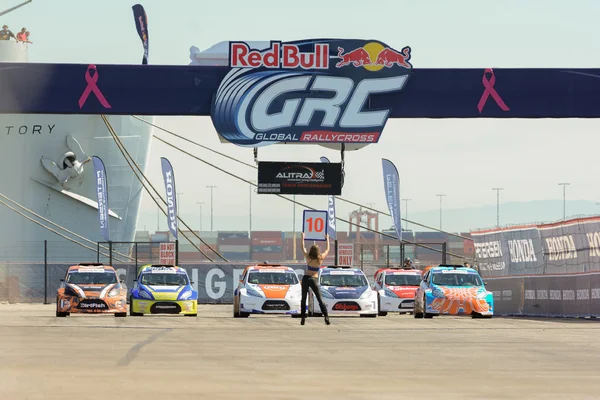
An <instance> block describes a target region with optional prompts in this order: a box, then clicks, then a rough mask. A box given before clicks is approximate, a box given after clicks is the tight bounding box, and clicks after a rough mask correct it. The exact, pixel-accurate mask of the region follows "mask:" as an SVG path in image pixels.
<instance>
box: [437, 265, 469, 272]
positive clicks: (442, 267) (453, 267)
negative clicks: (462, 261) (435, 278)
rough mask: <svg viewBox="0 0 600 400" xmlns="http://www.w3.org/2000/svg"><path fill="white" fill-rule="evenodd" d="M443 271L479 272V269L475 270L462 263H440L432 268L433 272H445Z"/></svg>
mask: <svg viewBox="0 0 600 400" xmlns="http://www.w3.org/2000/svg"><path fill="white" fill-rule="evenodd" d="M443 271H466V272H470V273H475V274H478V272H477V270H475V269H473V268H467V267H465V266H462V265H438V266H437V267H432V268H431V273H436V272H443Z"/></svg>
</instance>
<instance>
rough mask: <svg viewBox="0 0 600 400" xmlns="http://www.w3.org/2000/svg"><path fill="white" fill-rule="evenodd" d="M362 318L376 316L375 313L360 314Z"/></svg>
mask: <svg viewBox="0 0 600 400" xmlns="http://www.w3.org/2000/svg"><path fill="white" fill-rule="evenodd" d="M360 316H361V317H362V318H376V317H377V314H360Z"/></svg>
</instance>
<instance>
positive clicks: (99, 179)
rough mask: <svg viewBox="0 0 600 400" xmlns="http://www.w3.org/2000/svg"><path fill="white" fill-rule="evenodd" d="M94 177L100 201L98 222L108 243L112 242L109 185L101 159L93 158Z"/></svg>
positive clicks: (97, 196) (101, 232)
mask: <svg viewBox="0 0 600 400" xmlns="http://www.w3.org/2000/svg"><path fill="white" fill-rule="evenodd" d="M92 163H93V164H94V176H95V177H96V198H97V201H98V222H99V224H100V234H101V235H102V237H103V238H104V240H106V241H107V242H109V241H110V231H109V228H108V183H107V181H106V168H105V167H104V162H102V160H101V159H100V157H97V156H92Z"/></svg>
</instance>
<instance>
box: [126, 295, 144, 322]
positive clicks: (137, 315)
mask: <svg viewBox="0 0 600 400" xmlns="http://www.w3.org/2000/svg"><path fill="white" fill-rule="evenodd" d="M129 315H131V316H132V317H141V316H143V315H144V314H142V313H136V312H133V299H132V298H131V297H130V298H129Z"/></svg>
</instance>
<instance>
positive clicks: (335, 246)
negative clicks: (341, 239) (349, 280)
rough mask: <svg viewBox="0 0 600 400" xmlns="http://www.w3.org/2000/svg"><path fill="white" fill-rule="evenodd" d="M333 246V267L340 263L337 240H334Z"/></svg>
mask: <svg viewBox="0 0 600 400" xmlns="http://www.w3.org/2000/svg"><path fill="white" fill-rule="evenodd" d="M333 246H334V247H333V248H334V251H335V260H334V261H333V264H334V265H339V264H340V262H339V253H338V240H337V239H335V241H334V245H333Z"/></svg>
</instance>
